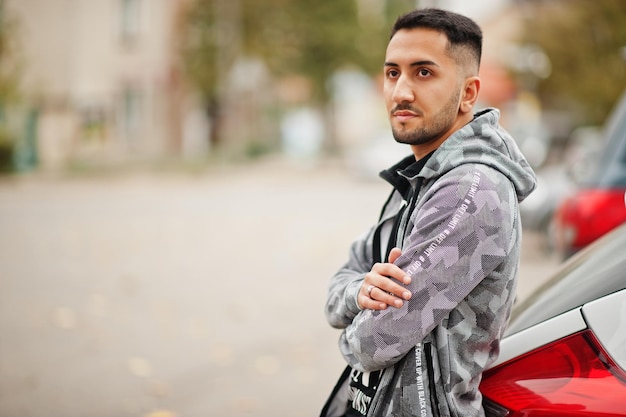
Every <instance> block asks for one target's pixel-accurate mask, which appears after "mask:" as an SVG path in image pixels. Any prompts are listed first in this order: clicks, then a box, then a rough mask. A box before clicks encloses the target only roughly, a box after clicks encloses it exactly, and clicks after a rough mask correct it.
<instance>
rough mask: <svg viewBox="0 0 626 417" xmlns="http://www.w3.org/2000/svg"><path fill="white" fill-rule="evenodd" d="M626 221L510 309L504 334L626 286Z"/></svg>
mask: <svg viewBox="0 0 626 417" xmlns="http://www.w3.org/2000/svg"><path fill="white" fill-rule="evenodd" d="M624 248H626V224H624V225H622V226H620V227H619V228H617V229H615V230H613V231H612V232H611V233H609V234H607V235H605V236H604V237H602V238H601V239H599V240H597V241H596V242H595V243H593V244H592V245H590V246H589V247H587V248H586V249H584V250H583V251H581V252H579V253H578V254H577V255H575V256H574V257H572V258H570V259H569V260H568V261H567V262H566V263H564V264H563V265H562V266H561V267H560V268H559V269H558V270H557V271H556V272H555V273H554V274H553V275H552V277H551V278H550V279H548V280H547V281H546V282H545V283H544V284H543V285H542V286H541V287H539V288H538V289H537V290H535V291H534V292H533V293H532V294H531V295H530V296H529V297H527V298H526V299H525V300H524V301H523V302H521V303H519V304H516V305H515V306H514V308H513V312H512V315H511V321H510V324H509V327H508V329H507V332H506V333H507V334H512V333H516V332H518V331H520V330H524V329H526V328H528V327H530V326H533V325H535V324H537V323H540V322H542V321H545V320H547V319H550V318H552V317H556V316H557V315H559V314H562V313H564V312H566V311H569V310H572V309H574V308H577V307H580V306H582V305H584V304H586V303H588V302H590V301H593V300H596V299H598V298H601V297H603V296H606V295H608V294H612V293H614V292H616V291H619V290H621V289H624V288H626V251H625V250H624Z"/></svg>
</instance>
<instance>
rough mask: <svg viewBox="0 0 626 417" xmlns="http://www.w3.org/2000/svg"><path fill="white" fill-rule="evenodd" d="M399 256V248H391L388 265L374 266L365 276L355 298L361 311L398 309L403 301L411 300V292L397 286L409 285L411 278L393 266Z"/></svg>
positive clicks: (400, 252)
mask: <svg viewBox="0 0 626 417" xmlns="http://www.w3.org/2000/svg"><path fill="white" fill-rule="evenodd" d="M401 254H402V251H401V250H400V249H399V248H393V249H392V250H391V252H390V253H389V262H388V263H377V264H374V266H373V267H372V270H371V271H370V272H368V273H367V274H365V279H364V280H363V283H362V284H361V289H360V290H359V295H358V297H357V299H358V302H359V306H360V307H361V308H362V309H371V310H384V309H386V308H387V306H392V307H396V308H400V307H402V305H403V304H404V302H403V300H408V299H410V298H411V292H410V291H408V290H407V289H406V288H405V287H403V286H402V285H400V284H399V283H403V284H404V285H408V284H410V283H411V277H410V276H408V275H407V274H406V273H405V272H404V271H403V270H402V269H400V268H399V267H398V266H396V265H394V264H393V263H394V262H395V261H396V259H398V258H399V257H400V255H401ZM390 278H391V279H390Z"/></svg>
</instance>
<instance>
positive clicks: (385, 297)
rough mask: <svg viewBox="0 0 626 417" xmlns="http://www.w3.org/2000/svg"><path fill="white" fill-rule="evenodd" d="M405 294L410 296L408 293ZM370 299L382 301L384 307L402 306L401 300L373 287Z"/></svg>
mask: <svg viewBox="0 0 626 417" xmlns="http://www.w3.org/2000/svg"><path fill="white" fill-rule="evenodd" d="M387 281H389V280H387ZM405 291H406V290H405ZM406 292H407V294H408V295H409V296H410V293H409V292H408V291H406ZM370 298H371V299H372V300H375V301H382V302H383V303H385V304H386V305H389V306H393V307H396V308H400V307H402V306H403V305H404V301H403V300H401V299H400V298H399V297H396V296H395V295H394V294H392V293H390V292H388V291H386V290H385V289H383V288H378V287H374V289H372V291H371V292H370Z"/></svg>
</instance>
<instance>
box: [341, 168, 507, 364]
mask: <svg viewBox="0 0 626 417" xmlns="http://www.w3.org/2000/svg"><path fill="white" fill-rule="evenodd" d="M517 213H518V208H517V197H516V194H515V190H514V187H513V186H512V184H511V182H510V181H509V180H508V179H507V177H506V176H504V175H503V174H502V173H501V172H499V171H497V170H495V169H492V168H490V167H488V166H486V165H482V164H464V165H460V166H459V167H457V168H454V169H453V170H451V171H450V172H448V173H447V174H446V175H444V176H443V177H441V178H439V179H438V180H437V181H436V182H435V183H434V184H433V185H432V186H431V187H430V188H429V189H428V191H427V192H426V194H425V195H424V196H422V197H420V200H419V202H418V204H417V207H416V209H415V210H414V212H413V213H412V214H411V223H412V224H411V223H410V224H409V229H407V230H410V234H409V235H408V236H406V237H405V239H404V248H403V254H402V256H401V257H400V258H399V259H398V260H397V261H396V264H397V265H398V266H400V267H401V268H402V269H403V270H404V271H406V272H407V273H408V274H409V275H411V277H412V282H411V284H410V285H408V287H407V288H408V289H409V290H410V291H411V293H412V294H413V296H412V298H411V299H410V300H409V301H408V302H405V303H404V305H403V307H401V308H399V309H398V308H393V307H391V308H387V309H386V310H381V311H374V310H363V311H361V312H359V314H358V315H357V316H356V317H355V318H354V320H353V321H352V323H351V324H350V325H349V326H348V327H347V328H346V329H345V331H344V332H343V333H342V335H341V339H340V348H341V351H342V354H343V355H344V357H345V359H346V361H347V362H348V363H349V364H350V365H351V366H352V367H353V368H355V369H357V370H362V371H373V370H378V369H383V368H386V367H388V366H390V365H392V364H394V363H396V362H397V361H399V360H400V359H401V358H402V357H403V356H404V355H405V354H406V353H407V352H408V351H409V350H410V349H412V348H413V347H414V346H415V345H416V344H417V343H419V342H421V341H422V339H423V338H424V336H425V335H427V334H428V333H430V332H431V331H432V330H433V329H434V328H435V326H437V325H439V324H440V323H441V322H442V321H443V320H444V319H445V318H446V317H447V316H448V315H449V313H450V312H451V311H452V310H454V309H455V308H456V307H457V306H458V305H459V303H460V302H461V301H463V299H465V298H466V297H467V296H468V295H469V294H470V292H472V290H473V289H474V288H475V287H476V286H477V285H478V284H479V283H481V281H482V280H483V279H485V277H487V276H489V275H490V274H491V273H492V272H493V271H494V270H495V269H496V268H497V267H498V266H499V265H500V264H502V263H503V262H508V261H507V258H508V255H509V253H510V252H511V251H512V248H513V245H514V242H515V241H517V239H518V236H516V233H517V227H516V223H517V222H518V220H519V219H518V215H517ZM485 283H487V281H485ZM481 287H482V286H481ZM488 290H489V289H487V291H488ZM494 291H495V290H494ZM500 299H501V297H499V295H498V294H493V296H492V299H491V301H490V303H489V304H490V305H489V306H488V308H493V309H497V308H498V305H497V303H498V302H499V301H498V300H500ZM468 319H469V318H468Z"/></svg>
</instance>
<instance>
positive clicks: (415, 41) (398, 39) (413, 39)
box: [385, 28, 452, 65]
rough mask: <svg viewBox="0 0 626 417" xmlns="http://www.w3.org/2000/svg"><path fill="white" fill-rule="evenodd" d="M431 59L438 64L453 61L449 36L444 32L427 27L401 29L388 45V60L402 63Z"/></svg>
mask: <svg viewBox="0 0 626 417" xmlns="http://www.w3.org/2000/svg"><path fill="white" fill-rule="evenodd" d="M423 60H429V61H433V62H435V63H437V64H441V65H443V64H448V63H451V61H452V58H451V57H450V56H449V55H448V38H447V37H446V35H445V34H444V33H442V32H439V31H436V30H433V29H425V28H416V29H401V30H399V31H398V32H396V33H395V35H393V38H391V40H390V41H389V44H388V45H387V53H386V55H385V61H386V62H393V63H395V64H398V65H401V64H403V63H412V62H416V61H423Z"/></svg>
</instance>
